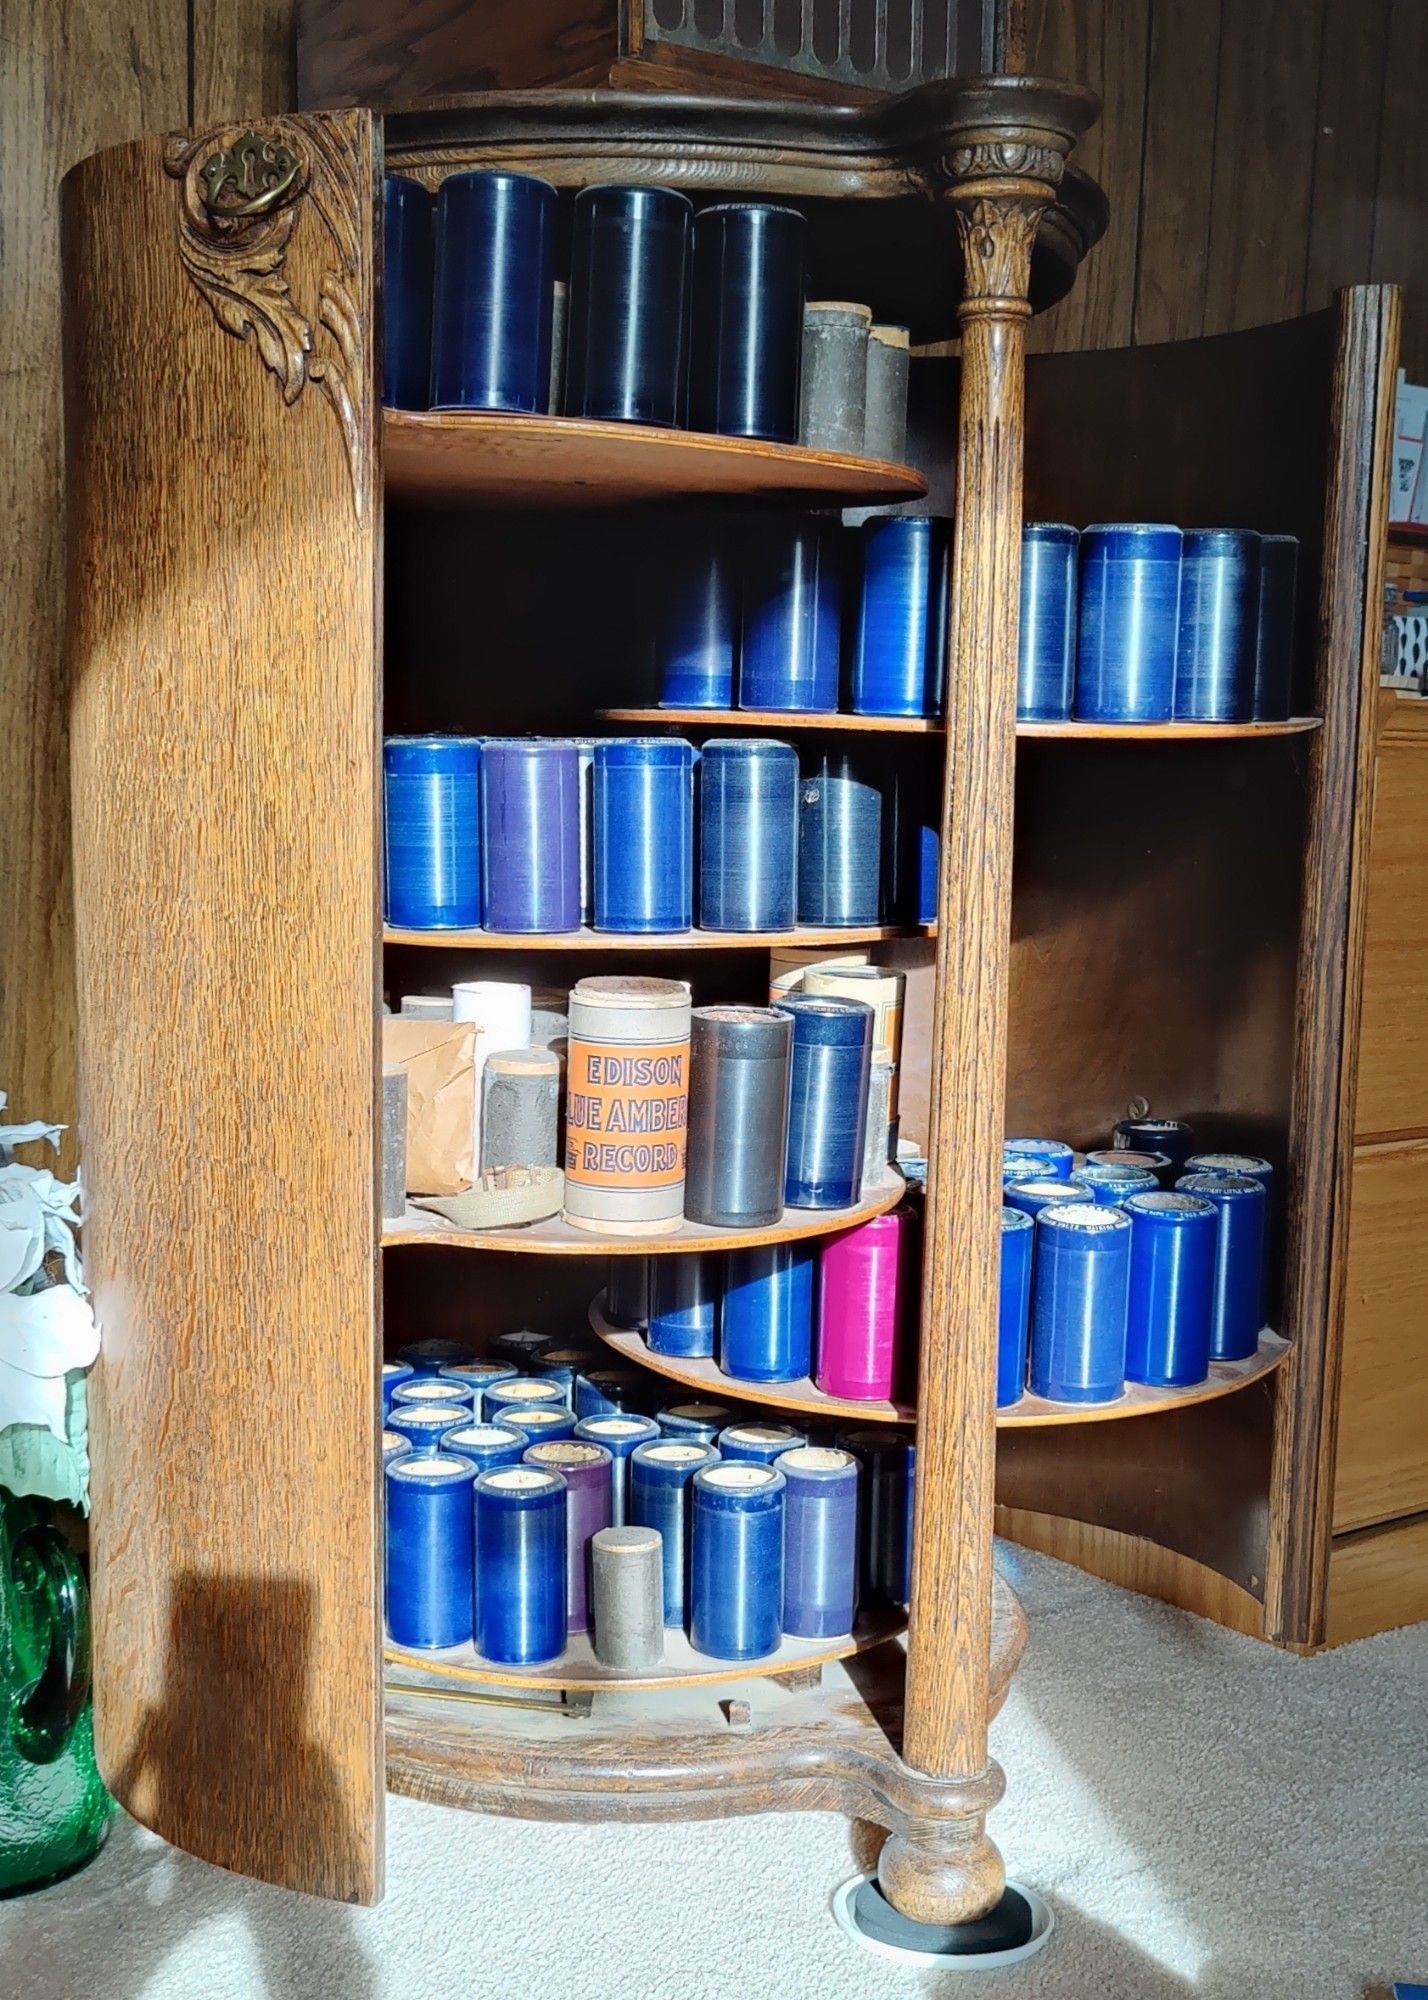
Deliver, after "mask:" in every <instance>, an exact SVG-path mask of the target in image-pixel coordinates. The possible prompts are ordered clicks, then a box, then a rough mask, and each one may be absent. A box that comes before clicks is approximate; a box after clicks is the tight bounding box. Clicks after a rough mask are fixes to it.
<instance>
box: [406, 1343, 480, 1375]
mask: <svg viewBox="0 0 1428 2000" xmlns="http://www.w3.org/2000/svg"><path fill="white" fill-rule="evenodd" d="M397 1359H398V1361H402V1362H405V1363H406V1365H407V1367H408V1368H410V1369H411V1371H412V1373H413V1374H414V1375H439V1374H440V1373H441V1371H442V1369H443V1368H454V1367H455V1366H456V1364H457V1362H458V1361H474V1360H475V1359H476V1352H475V1349H474V1348H470V1347H468V1346H467V1345H466V1344H465V1342H464V1341H460V1340H410V1341H408V1342H407V1344H406V1346H405V1347H399V1348H398V1349H397Z"/></svg>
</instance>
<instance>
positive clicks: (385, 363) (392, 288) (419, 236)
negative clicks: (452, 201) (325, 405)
mask: <svg viewBox="0 0 1428 2000" xmlns="http://www.w3.org/2000/svg"><path fill="white" fill-rule="evenodd" d="M382 192H383V204H382V211H383V222H382V313H383V327H382V401H383V402H384V403H386V404H387V405H388V407H389V408H390V409H394V410H424V409H425V408H426V400H427V390H428V387H429V385H430V381H431V254H432V229H431V221H432V213H431V196H430V194H428V192H427V190H426V189H425V188H424V187H423V186H422V184H421V182H420V181H414V180H409V179H408V178H407V177H406V175H405V174H388V175H387V177H386V180H385V182H384V184H383V190H382Z"/></svg>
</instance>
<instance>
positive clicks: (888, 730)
mask: <svg viewBox="0 0 1428 2000" xmlns="http://www.w3.org/2000/svg"><path fill="white" fill-rule="evenodd" d="M597 712H598V714H599V715H600V717H601V718H602V720H604V721H606V722H637V723H640V724H641V725H642V726H644V727H646V728H651V729H652V728H655V727H657V726H658V725H659V724H661V723H664V724H669V725H678V726H679V727H681V728H686V729H731V730H738V729H782V730H786V731H787V732H789V733H790V734H795V733H798V732H800V731H802V732H807V731H810V730H820V731H821V730H825V729H836V730H851V731H859V732H861V731H866V732H867V733H868V734H870V735H879V736H941V735H943V734H944V733H945V729H946V724H945V723H944V722H943V721H942V719H941V717H940V716H926V715H914V716H907V715H849V714H847V713H845V712H843V711H841V710H840V711H839V712H838V713H837V714H835V715H810V714H806V713H799V714H786V713H785V712H784V711H783V710H781V709H776V708H658V707H655V708H602V709H600V710H598V711H597ZM1322 727H1323V719H1322V717H1320V716H1317V715H1292V716H1290V717H1289V719H1288V721H1287V722H1019V723H1018V724H1017V726H1016V733H1017V735H1018V736H1021V737H1028V738H1037V737H1050V738H1053V739H1055V740H1058V741H1064V742H1067V743H1079V742H1092V743H1095V742H1100V743H1215V742H1223V741H1226V740H1234V739H1238V738H1255V737H1266V736H1306V735H1308V734H1309V733H1310V732H1311V731H1312V730H1315V729H1320V728H1322Z"/></svg>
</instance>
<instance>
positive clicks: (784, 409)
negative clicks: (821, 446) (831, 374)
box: [689, 202, 806, 444]
mask: <svg viewBox="0 0 1428 2000" xmlns="http://www.w3.org/2000/svg"><path fill="white" fill-rule="evenodd" d="M805 234H806V224H805V223H804V219H803V217H802V216H801V215H800V214H799V212H798V210H797V209H796V208H774V207H771V206H769V205H768V204H767V203H764V202H721V203H720V204H719V205H718V206H717V207H715V208H706V209H704V210H703V211H702V212H701V213H700V214H699V216H697V217H696V219H695V223H694V324H693V334H692V341H691V353H690V377H689V422H690V426H691V428H692V429H694V430H697V431H718V432H719V433H721V434H722V435H723V436H725V437H751V438H768V439H770V440H772V441H773V442H775V443H778V444H792V443H793V442H794V441H795V440H796V439H797V437H798V376H799V364H800V361H801V358H802V351H803V247H804V236H805Z"/></svg>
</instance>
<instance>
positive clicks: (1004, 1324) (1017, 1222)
mask: <svg viewBox="0 0 1428 2000" xmlns="http://www.w3.org/2000/svg"><path fill="white" fill-rule="evenodd" d="M1035 1229H1036V1223H1035V1218H1034V1217H1032V1216H1030V1215H1028V1214H1026V1212H1025V1211H1024V1210H1023V1209H1020V1208H1003V1209H1002V1268H1001V1291H1000V1294H999V1296H998V1305H997V1408H998V1409H999V1410H1005V1409H1008V1408H1010V1406H1011V1405H1012V1404H1013V1403H1016V1402H1020V1400H1021V1397H1022V1393H1023V1391H1024V1390H1025V1388H1026V1342H1027V1332H1028V1329H1029V1327H1030V1323H1031V1248H1032V1243H1033V1240H1034V1235H1035Z"/></svg>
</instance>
